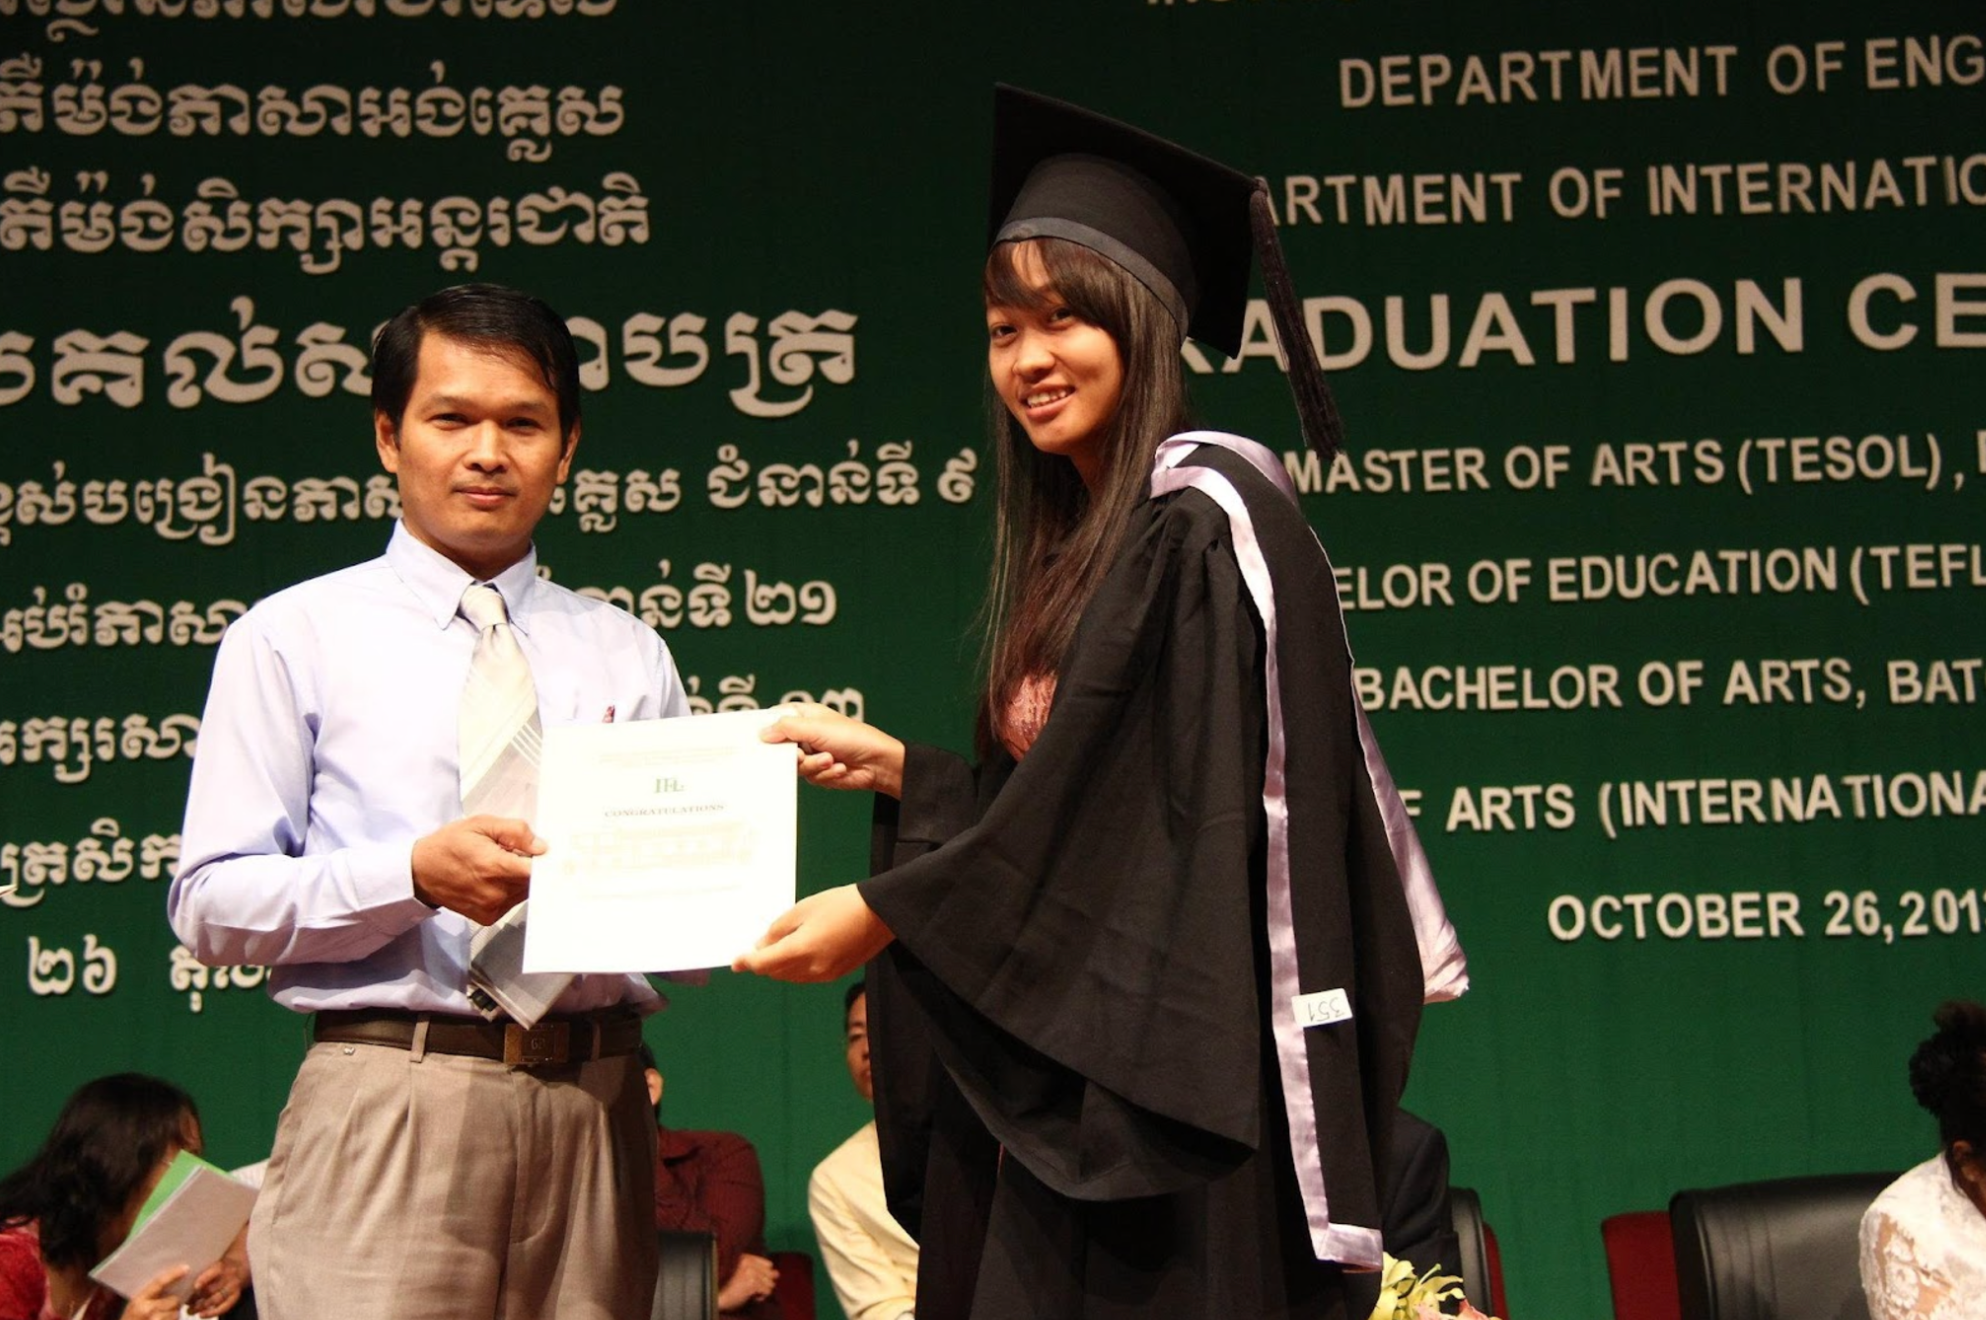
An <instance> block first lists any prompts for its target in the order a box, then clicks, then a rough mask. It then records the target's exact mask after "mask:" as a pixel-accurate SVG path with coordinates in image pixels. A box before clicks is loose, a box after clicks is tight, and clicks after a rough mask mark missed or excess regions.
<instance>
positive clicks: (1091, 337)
mask: <svg viewBox="0 0 1986 1320" xmlns="http://www.w3.org/2000/svg"><path fill="white" fill-rule="evenodd" d="M1014 268H1015V270H1016V271H1017V272H1018V273H1019V275H1020V277H1021V279H1022V280H1023V281H1024V282H1025V283H1026V284H1027V286H1028V287H1029V288H1030V289H1033V290H1035V291H1036V292H1037V293H1040V294H1041V295H1042V298H1043V301H1042V304H1041V305H1040V306H1039V307H1035V308H1025V307H999V306H990V305H989V306H988V307H987V309H986V365H987V370H988V371H989V372H990V373H991V375H992V380H993V388H994V389H995V390H996V391H998V392H999V395H1000V399H1001V402H1003V403H1005V404H1006V405H1007V411H1009V412H1011V413H1012V414H1013V415H1014V417H1015V418H1016V419H1017V420H1018V421H1019V422H1020V424H1021V429H1022V430H1023V431H1025V432H1027V437H1028V439H1029V441H1031V442H1032V443H1033V445H1034V447H1035V448H1036V449H1039V450H1040V451H1041V452H1042V453H1044V454H1059V455H1061V456H1062V457H1064V458H1066V459H1068V460H1069V461H1070V462H1071V463H1074V464H1075V465H1076V471H1077V472H1079V473H1081V474H1082V478H1083V482H1084V484H1086V485H1090V486H1094V485H1095V484H1096V477H1097V475H1098V473H1099V472H1100V471H1101V470H1102V466H1103V455H1102V452H1101V448H1102V443H1103V437H1104V435H1105V433H1106V431H1107V429H1108V427H1109V425H1110V419H1111V418H1112V417H1114V416H1116V414H1117V404H1118V401H1119V400H1120V399H1121V398H1122V397H1123V394H1124V358H1123V356H1122V355H1121V354H1120V353H1119V352H1118V351H1117V341H1116V340H1114V339H1112V338H1111V337H1110V334H1109V332H1108V331H1106V330H1104V329H1103V328H1102V327H1101V326H1097V325H1093V324H1091V323H1090V322H1088V321H1085V320H1083V319H1082V318H1081V317H1080V316H1078V315H1076V313H1075V312H1073V311H1071V310H1070V309H1069V308H1068V307H1067V306H1065V305H1064V304H1063V303H1062V301H1061V299H1060V298H1059V297H1057V296H1056V294H1055V291H1054V290H1053V289H1052V288H1050V286H1049V283H1048V272H1047V270H1046V269H1044V268H1043V266H1042V263H1041V254H1040V253H1039V252H1038V251H1036V250H1035V245H1034V244H1032V243H1021V244H1019V245H1018V246H1017V250H1016V252H1015V254H1014Z"/></svg>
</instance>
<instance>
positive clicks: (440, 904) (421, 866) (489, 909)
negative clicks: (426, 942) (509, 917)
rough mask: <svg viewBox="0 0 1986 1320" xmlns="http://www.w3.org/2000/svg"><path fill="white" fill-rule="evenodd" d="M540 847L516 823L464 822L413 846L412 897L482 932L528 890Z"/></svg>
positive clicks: (487, 818) (504, 820) (492, 820)
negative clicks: (461, 918) (464, 919)
mask: <svg viewBox="0 0 1986 1320" xmlns="http://www.w3.org/2000/svg"><path fill="white" fill-rule="evenodd" d="M544 851H545V841H544V840H543V839H541V838H539V837H538V836H537V835H535V834H533V833H532V832H531V827H530V826H529V825H528V824H526V823H525V822H523V821H521V820H513V819H510V818H507V817H503V816H465V817H463V818H462V819H461V820H456V821H450V822H449V823H448V824H446V825H444V826H442V827H441V828H440V829H438V830H436V831H435V832H434V833H433V834H430V835H427V836H426V837H424V838H422V839H420V840H418V841H416V842H415V844H414V897H415V898H418V899H420V900H421V902H423V903H426V904H427V905H428V906H429V907H437V908H447V909H448V910H449V911H450V912H460V913H461V914H462V915H463V916H465V917H467V918H469V920H471V921H474V922H477V923H479V924H481V925H484V926H487V925H489V924H490V923H492V922H494V921H495V920H496V919H497V918H498V917H501V916H502V915H503V914H504V913H506V912H508V911H510V910H511V909H512V908H514V907H516V906H517V905H518V904H519V903H522V902H523V901H524V899H525V896H526V895H527V894H528V893H530V890H531V859H532V858H533V857H537V856H539V855H540V854H542V853H543V852H544Z"/></svg>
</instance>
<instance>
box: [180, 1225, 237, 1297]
mask: <svg viewBox="0 0 1986 1320" xmlns="http://www.w3.org/2000/svg"><path fill="white" fill-rule="evenodd" d="M247 1291H248V1230H247V1229H246V1228H244V1229H242V1230H241V1232H240V1233H238V1234H236V1235H235V1240H234V1244H233V1245H232V1246H230V1247H229V1248H228V1249H227V1251H226V1253H225V1254H223V1255H222V1257H221V1258H220V1259H219V1260H217V1261H215V1262H214V1263H213V1264H212V1265H209V1266H208V1267H207V1268H206V1269H204V1270H202V1271H200V1277H199V1278H197V1279H195V1280H194V1281H193V1295H192V1296H190V1297H188V1298H187V1299H186V1309H187V1310H189V1311H191V1312H193V1314H195V1315H198V1316H216V1315H221V1314H223V1313H225V1312H228V1311H232V1310H233V1309H234V1308H235V1307H236V1305H238V1304H239V1303H240V1301H241V1295H242V1294H243V1293H244V1292H247Z"/></svg>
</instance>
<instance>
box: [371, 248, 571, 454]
mask: <svg viewBox="0 0 1986 1320" xmlns="http://www.w3.org/2000/svg"><path fill="white" fill-rule="evenodd" d="M430 331H432V332H433V333H435V334H438V335H441V336H443V337H445V338H448V339H453V340H457V341H459V342H461V343H464V344H470V345H473V346H475V347H477V348H484V349H488V350H490V351H492V352H497V353H511V354H517V355H519V356H521V357H523V358H524V359H525V360H527V361H529V362H531V363H532V364H534V365H535V366H536V367H537V368H538V371H539V372H540V374H542V375H543V376H544V378H545V384H546V385H548V386H549V387H551V390H552V393H553V394H554V395H556V396H557V397H558V401H559V436H560V438H561V439H565V440H570V439H571V438H572V433H573V428H574V427H576V426H578V425H579V350H578V349H576V348H575V347H573V343H572V332H571V331H569V330H567V329H566V325H565V319H564V318H563V317H561V316H560V315H559V314H558V313H557V312H555V311H553V310H552V309H551V308H550V307H549V306H547V305H546V304H545V303H544V301H543V300H541V299H538V298H533V297H532V296H531V295H530V294H528V293H521V292H519V291H518V290H516V289H507V288H505V287H504V286H503V285H501V284H458V285H456V286H455V287H454V288H450V289H443V290H441V292H439V293H431V294H429V295H428V296H427V297H425V298H423V299H421V300H420V301H419V302H417V303H415V304H414V305H413V306H411V307H407V308H403V309H402V310H401V312H400V314H399V315H398V316H395V317H394V318H393V319H392V320H390V321H388V322H387V323H386V324H385V325H384V326H383V327H381V329H380V331H379V334H378V336H377V337H376V338H374V340H373V341H372V407H373V411H374V412H381V413H385V414H386V415H387V416H388V417H390V418H392V419H393V425H394V428H395V429H396V430H397V429H398V428H399V426H400V420H401V417H402V415H403V414H404V413H405V412H406V411H407V400H408V399H409V398H410V397H412V395H413V393H414V377H415V375H416V374H417V373H418V371H419V369H420V360H421V341H422V339H423V338H425V337H426V335H427V334H428V333H429V332H430Z"/></svg>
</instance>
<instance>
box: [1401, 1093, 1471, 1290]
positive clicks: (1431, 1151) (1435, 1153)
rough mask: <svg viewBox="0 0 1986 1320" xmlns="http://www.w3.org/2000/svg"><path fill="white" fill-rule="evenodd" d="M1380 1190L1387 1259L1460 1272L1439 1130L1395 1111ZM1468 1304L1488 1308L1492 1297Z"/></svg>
mask: <svg viewBox="0 0 1986 1320" xmlns="http://www.w3.org/2000/svg"><path fill="white" fill-rule="evenodd" d="M1380 1191H1381V1194H1382V1195H1383V1196H1384V1198H1385V1200H1384V1202H1383V1203H1382V1205H1381V1206H1380V1211H1379V1233H1380V1236H1381V1237H1382V1238H1383V1239H1384V1240H1385V1246H1386V1254H1387V1255H1389V1256H1391V1257H1393V1259H1395V1260H1404V1261H1411V1262H1412V1263H1413V1266H1414V1270H1415V1272H1416V1273H1421V1274H1424V1273H1426V1272H1427V1271H1428V1270H1430V1269H1432V1268H1433V1267H1434V1266H1436V1265H1439V1266H1440V1267H1441V1272H1442V1273H1443V1274H1459V1273H1461V1271H1462V1259H1461V1258H1462V1248H1461V1245H1460V1243H1458V1242H1457V1241H1456V1238H1455V1221H1454V1219H1453V1218H1451V1217H1450V1215H1449V1210H1448V1138H1446V1137H1444V1136H1443V1135H1442V1134H1441V1129H1440V1128H1438V1127H1436V1126H1435V1125H1434V1124H1432V1123H1430V1122H1428V1121H1427V1120H1426V1119H1424V1118H1420V1117H1418V1116H1417V1115H1414V1114H1410V1113H1408V1112H1407V1111H1406V1110H1404V1109H1401V1110H1396V1111H1395V1112H1394V1114H1393V1130H1392V1133H1391V1135H1390V1136H1389V1137H1388V1139H1387V1145H1386V1176H1385V1179H1384V1181H1383V1182H1381V1184H1380ZM1469 1300H1470V1301H1472V1302H1480V1303H1481V1304H1482V1305H1484V1306H1487V1305H1489V1298H1487V1297H1481V1298H1477V1297H1471V1298H1470V1299H1469Z"/></svg>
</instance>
